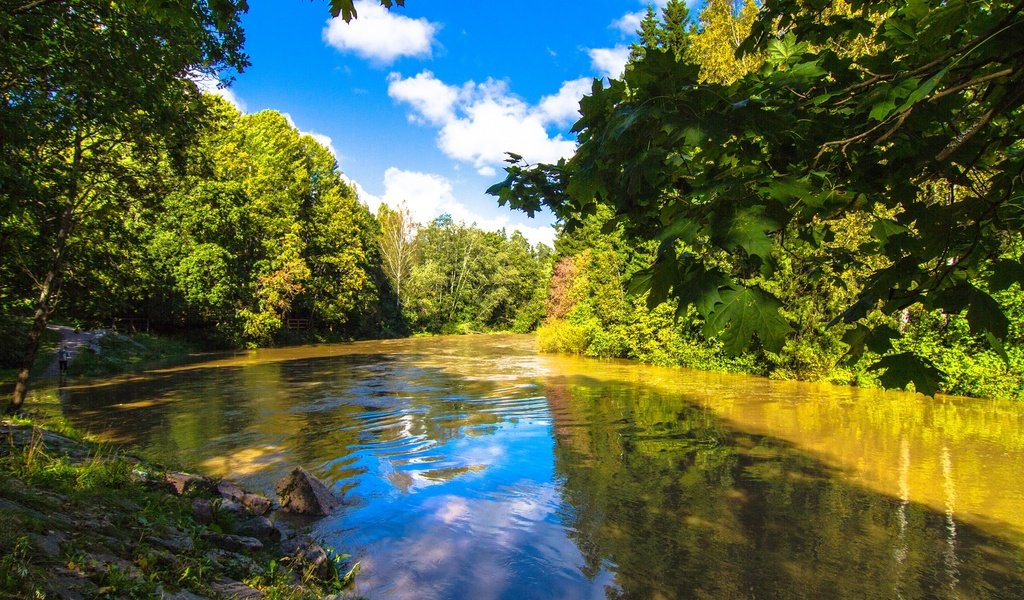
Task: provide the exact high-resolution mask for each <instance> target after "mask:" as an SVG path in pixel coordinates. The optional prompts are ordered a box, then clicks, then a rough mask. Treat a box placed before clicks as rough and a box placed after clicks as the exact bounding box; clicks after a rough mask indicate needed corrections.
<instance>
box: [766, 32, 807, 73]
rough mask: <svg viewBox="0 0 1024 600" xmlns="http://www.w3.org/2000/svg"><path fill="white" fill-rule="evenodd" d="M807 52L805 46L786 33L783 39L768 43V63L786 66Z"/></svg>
mask: <svg viewBox="0 0 1024 600" xmlns="http://www.w3.org/2000/svg"><path fill="white" fill-rule="evenodd" d="M806 51H807V44H805V43H803V42H797V41H796V36H795V35H793V34H792V33H787V34H786V36H785V37H783V38H782V39H781V40H780V39H774V40H770V41H769V42H768V62H769V63H771V64H773V65H780V64H788V63H789V62H790V61H792V60H794V59H796V58H799V57H800V56H802V55H803V54H804V52H806Z"/></svg>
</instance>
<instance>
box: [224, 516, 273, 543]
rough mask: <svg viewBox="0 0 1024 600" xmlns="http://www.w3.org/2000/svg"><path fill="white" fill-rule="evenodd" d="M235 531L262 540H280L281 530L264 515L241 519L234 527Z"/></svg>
mask: <svg viewBox="0 0 1024 600" xmlns="http://www.w3.org/2000/svg"><path fill="white" fill-rule="evenodd" d="M235 533H236V534H238V535H243V536H249V537H254V538H256V539H258V540H260V541H262V542H279V541H281V531H280V530H279V529H278V528H277V527H276V526H275V525H274V524H273V523H272V522H271V521H270V519H268V518H266V517H251V518H249V519H246V520H244V521H242V522H241V523H239V524H238V525H237V526H236V527H235Z"/></svg>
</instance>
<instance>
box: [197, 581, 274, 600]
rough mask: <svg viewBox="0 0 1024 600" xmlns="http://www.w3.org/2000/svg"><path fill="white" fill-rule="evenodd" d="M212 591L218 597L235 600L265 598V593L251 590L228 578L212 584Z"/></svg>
mask: <svg viewBox="0 0 1024 600" xmlns="http://www.w3.org/2000/svg"><path fill="white" fill-rule="evenodd" d="M210 589H211V590H213V591H214V593H216V594H217V595H218V596H223V597H225V598H233V599H234V600H254V599H255V598H262V597H263V592H261V591H259V590H257V589H255V588H251V587H249V586H247V585H245V584H244V583H242V582H240V581H234V580H232V579H228V578H226V577H225V578H223V579H221V580H220V581H217V582H215V583H212V584H210Z"/></svg>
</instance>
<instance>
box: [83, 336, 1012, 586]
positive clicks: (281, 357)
mask: <svg viewBox="0 0 1024 600" xmlns="http://www.w3.org/2000/svg"><path fill="white" fill-rule="evenodd" d="M681 373H682V372H681V371H679V370H665V369H661V370H658V369H652V368H647V367H641V366H638V365H632V364H627V363H607V362H597V361H587V360H582V359H554V358H549V357H537V356H536V355H534V353H533V351H532V345H531V344H530V343H529V342H528V338H500V337H498V338H489V337H488V338H479V337H478V338H469V339H455V338H437V339H432V340H411V341H403V342H393V343H380V344H350V345H342V346H324V347H312V348H309V349H305V350H304V349H284V350H281V351H268V352H262V353H256V354H247V355H239V356H234V357H226V358H223V359H218V360H215V361H210V362H206V363H200V364H197V365H192V366H188V367H181V368H177V369H172V370H164V371H160V372H155V373H146V374H140V375H137V376H135V377H132V378H130V379H124V380H112V381H109V382H102V385H100V386H87V385H83V386H77V387H71V388H66V389H65V397H64V400H63V409H64V411H65V414H66V415H67V416H68V418H69V419H70V420H71V421H72V422H73V423H74V424H75V425H76V426H78V427H81V428H83V429H87V430H90V431H94V432H101V433H103V434H104V435H105V436H106V437H107V438H108V439H112V440H117V441H123V442H130V443H132V444H135V445H136V447H137V448H138V449H139V451H140V452H141V453H142V454H144V455H145V456H147V457H148V458H150V459H154V460H160V461H164V462H167V463H172V464H173V463H180V464H186V465H198V466H200V468H202V469H203V470H205V471H207V472H209V473H212V474H222V475H231V476H233V477H238V478H241V479H242V480H243V481H245V482H246V483H247V484H248V485H250V486H253V487H256V488H262V489H264V490H269V489H270V488H271V487H272V484H273V481H274V480H275V479H276V478H277V477H278V476H279V475H280V474H282V473H283V472H284V471H285V470H287V469H289V468H291V466H293V465H295V464H302V465H303V466H306V467H307V468H310V469H312V470H314V471H315V472H317V473H318V474H320V475H321V476H323V477H325V478H326V479H327V480H328V481H330V482H331V483H333V484H335V486H336V489H338V490H339V491H340V492H342V493H343V494H344V495H345V497H346V499H347V500H348V505H347V506H346V507H345V508H343V509H342V510H341V511H339V512H338V513H337V514H336V515H334V516H332V517H331V518H328V519H325V520H324V521H322V522H320V523H319V524H318V526H317V533H318V534H319V535H321V536H323V537H324V538H325V539H326V540H327V541H328V543H329V544H330V545H333V546H334V547H336V548H339V549H344V550H345V551H348V552H351V553H353V554H354V555H355V556H356V558H357V559H359V560H360V561H362V563H363V572H362V574H361V575H360V576H359V578H358V582H359V590H358V591H359V592H361V593H364V594H366V595H368V596H370V597H387V598H393V597H395V598H464V597H473V598H908V599H909V598H943V599H944V598H1019V597H1024V533H1022V532H1024V528H1022V524H1024V514H1022V513H1024V510H1022V509H1024V504H1021V503H1019V502H1017V500H1016V499H1018V498H1020V497H1021V488H1022V484H1021V483H1020V481H1019V479H1018V480H1011V479H1009V478H1008V477H1006V476H1005V473H1016V472H1018V470H1019V465H1020V464H1021V463H1020V459H1021V458H1022V457H1024V443H1022V440H1024V433H1022V432H1021V428H1020V426H1019V424H1020V422H1021V418H1022V417H1021V415H1022V413H1024V411H1022V410H1021V409H1020V408H1019V407H1018V408H1013V407H1008V408H999V410H996V411H993V410H992V409H991V408H990V407H991V405H982V404H981V403H978V404H956V403H934V404H933V403H924V402H916V403H915V402H913V401H911V400H908V398H911V399H912V397H910V396H907V397H906V398H904V397H903V396H870V397H864V398H862V397H859V396H858V395H857V394H854V393H851V392H849V391H848V390H845V389H841V388H813V387H799V386H792V385H788V384H780V383H778V382H766V381H764V380H755V379H752V378H739V377H731V376H729V377H725V376H717V375H708V374H697V373H687V374H686V375H685V377H683V376H681V375H680V374H681ZM865 399H867V400H869V401H865ZM979 407H980V408H979ZM992 477H995V478H996V479H992ZM1000 482H1002V484H1000ZM1000 485H1002V487H1000ZM1014 506H1016V507H1017V510H1014Z"/></svg>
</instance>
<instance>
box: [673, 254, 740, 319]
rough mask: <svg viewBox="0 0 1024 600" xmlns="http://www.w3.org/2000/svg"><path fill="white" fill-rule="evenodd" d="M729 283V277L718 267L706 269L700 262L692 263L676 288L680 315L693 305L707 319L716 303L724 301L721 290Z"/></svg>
mask: <svg viewBox="0 0 1024 600" xmlns="http://www.w3.org/2000/svg"><path fill="white" fill-rule="evenodd" d="M729 283H730V282H729V279H728V278H727V277H726V276H725V275H724V274H723V273H722V272H721V271H719V270H718V269H705V268H704V266H703V265H700V264H693V265H690V267H689V268H687V269H686V271H685V273H684V276H683V277H682V279H681V280H680V281H679V284H678V285H676V286H675V288H674V291H675V296H676V298H678V299H679V307H678V312H679V314H680V316H682V314H684V313H685V311H686V307H687V306H689V305H693V306H695V307H696V308H697V312H699V313H700V314H701V316H703V317H704V318H705V319H706V318H707V317H708V316H709V315H710V314H711V312H712V311H713V310H714V308H715V305H717V304H718V303H719V302H721V301H722V295H721V293H720V290H721V289H722V288H725V287H727V286H728V285H729Z"/></svg>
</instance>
